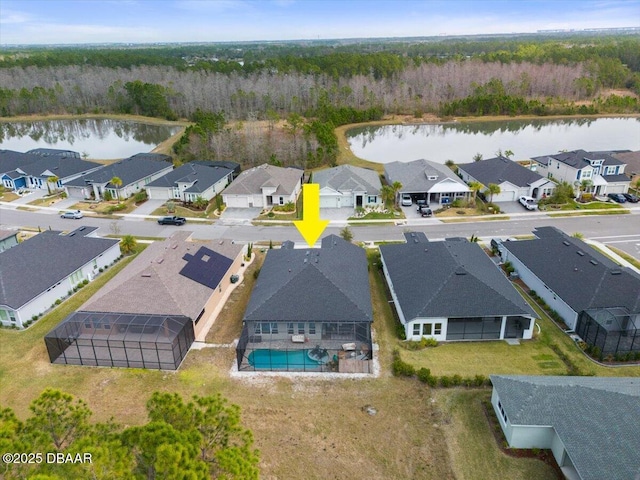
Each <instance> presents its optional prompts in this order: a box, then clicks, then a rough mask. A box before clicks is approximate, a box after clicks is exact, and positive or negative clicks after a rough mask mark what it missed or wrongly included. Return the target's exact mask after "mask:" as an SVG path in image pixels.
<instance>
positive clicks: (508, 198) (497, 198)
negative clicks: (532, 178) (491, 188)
mask: <svg viewBox="0 0 640 480" xmlns="http://www.w3.org/2000/svg"><path fill="white" fill-rule="evenodd" d="M485 195H486V196H487V200H489V199H490V198H491V194H490V193H488V192H487V193H485ZM516 200H518V198H517V197H516V192H514V191H507V192H500V193H498V194H497V195H494V196H493V201H494V202H515V201H516Z"/></svg>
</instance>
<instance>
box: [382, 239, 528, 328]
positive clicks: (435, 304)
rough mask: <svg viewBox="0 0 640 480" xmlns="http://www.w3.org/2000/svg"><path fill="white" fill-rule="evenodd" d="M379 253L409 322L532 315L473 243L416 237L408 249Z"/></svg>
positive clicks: (404, 246)
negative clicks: (427, 319)
mask: <svg viewBox="0 0 640 480" xmlns="http://www.w3.org/2000/svg"><path fill="white" fill-rule="evenodd" d="M380 253H381V254H382V258H383V261H384V265H385V267H386V269H387V272H388V274H389V277H390V278H391V282H392V283H393V289H394V291H395V293H396V296H397V297H398V301H399V303H400V305H399V306H400V308H401V309H402V312H403V314H404V316H405V319H406V320H407V321H409V320H411V319H413V318H416V317H425V318H430V317H477V316H497V315H530V316H536V315H535V313H534V312H533V311H532V310H531V308H530V307H529V305H528V304H527V303H526V302H525V301H524V299H523V298H522V297H521V296H520V294H519V293H518V292H517V291H516V290H515V288H514V287H513V286H512V285H511V283H510V282H509V280H507V278H506V277H505V276H504V275H503V274H502V272H500V270H499V269H498V267H497V266H496V265H495V264H494V263H493V262H492V261H491V259H490V258H489V257H488V256H487V255H486V254H485V253H484V251H483V250H482V248H481V247H480V246H479V245H478V244H477V243H470V242H468V241H467V240H466V239H448V240H447V241H444V242H424V240H423V239H421V238H416V239H414V240H413V241H410V242H408V243H406V244H400V245H383V246H381V247H380ZM461 300H463V301H461Z"/></svg>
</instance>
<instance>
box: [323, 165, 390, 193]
mask: <svg viewBox="0 0 640 480" xmlns="http://www.w3.org/2000/svg"><path fill="white" fill-rule="evenodd" d="M313 183H317V184H318V185H320V188H324V187H329V188H332V189H334V190H336V191H338V192H341V193H343V192H354V191H356V192H365V193H367V194H369V195H379V194H380V189H381V188H382V183H381V182H380V177H379V176H378V172H375V171H373V170H370V169H368V168H361V167H354V166H353V165H339V166H337V167H334V168H327V169H325V170H320V171H318V172H314V174H313Z"/></svg>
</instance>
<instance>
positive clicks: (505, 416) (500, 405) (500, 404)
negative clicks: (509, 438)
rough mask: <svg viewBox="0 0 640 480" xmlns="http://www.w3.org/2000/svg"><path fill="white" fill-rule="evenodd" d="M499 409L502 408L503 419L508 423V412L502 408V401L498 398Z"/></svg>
mask: <svg viewBox="0 0 640 480" xmlns="http://www.w3.org/2000/svg"><path fill="white" fill-rule="evenodd" d="M498 409H499V410H500V415H502V419H503V420H504V423H507V414H506V413H505V412H504V408H502V403H501V402H500V400H498Z"/></svg>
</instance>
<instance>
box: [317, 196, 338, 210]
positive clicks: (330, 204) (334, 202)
mask: <svg viewBox="0 0 640 480" xmlns="http://www.w3.org/2000/svg"><path fill="white" fill-rule="evenodd" d="M339 198H340V197H337V196H335V195H321V196H320V208H338V207H339V206H340V204H339V202H338V199H339Z"/></svg>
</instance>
